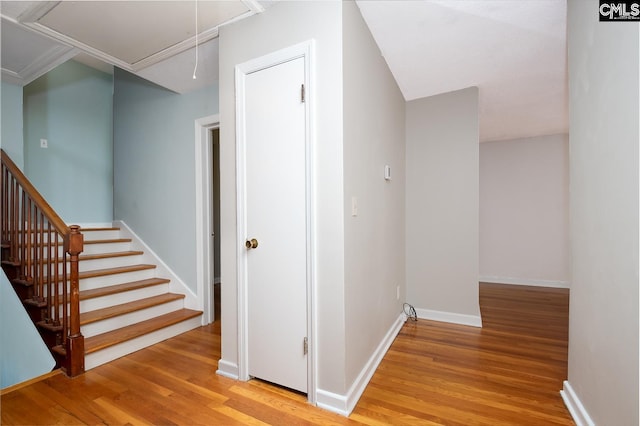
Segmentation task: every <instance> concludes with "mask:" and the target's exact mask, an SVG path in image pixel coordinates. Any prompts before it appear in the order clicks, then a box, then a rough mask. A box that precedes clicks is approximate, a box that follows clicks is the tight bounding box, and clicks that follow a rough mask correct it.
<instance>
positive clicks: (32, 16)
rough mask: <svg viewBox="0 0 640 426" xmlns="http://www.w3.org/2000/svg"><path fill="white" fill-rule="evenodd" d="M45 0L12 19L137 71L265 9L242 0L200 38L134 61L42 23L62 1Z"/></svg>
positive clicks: (50, 36) (76, 48) (214, 35)
mask: <svg viewBox="0 0 640 426" xmlns="http://www.w3.org/2000/svg"><path fill="white" fill-rule="evenodd" d="M43 3H44V4H40V5H36V6H34V7H32V8H30V9H29V10H27V11H26V12H25V13H23V14H22V15H20V17H18V20H15V19H11V21H12V22H15V23H16V24H18V25H20V26H22V27H26V28H30V29H31V30H32V31H36V32H38V33H40V34H43V35H45V36H47V37H49V38H51V39H53V40H55V41H58V42H61V43H64V44H66V45H68V46H72V47H74V48H75V49H73V50H74V55H75V54H77V53H78V50H81V51H83V52H85V53H88V54H89V55H91V56H93V57H95V58H97V59H100V60H102V61H103V62H106V63H108V64H111V65H116V66H118V67H120V68H122V69H124V70H126V71H129V72H133V73H137V72H140V71H142V70H143V69H145V68H148V67H150V66H152V65H155V64H157V63H159V62H162V61H164V60H165V59H169V58H171V57H173V56H175V55H178V54H179V53H182V52H184V51H186V50H189V49H193V48H194V47H193V46H194V45H195V41H196V39H197V40H198V44H202V43H205V42H207V41H209V40H212V39H214V38H217V37H218V35H219V34H218V33H219V28H220V27H221V26H223V25H228V24H231V23H233V22H236V21H240V20H242V19H244V18H248V17H250V16H253V15H255V14H257V13H261V12H263V11H264V8H263V7H262V6H261V5H260V4H259V3H258V2H257V1H253V0H244V1H243V2H242V3H243V4H244V5H245V6H246V7H247V8H248V9H249V10H247V11H246V12H244V13H242V14H240V15H238V16H236V17H233V18H231V19H229V20H227V21H225V22H223V23H221V24H220V25H218V26H215V27H212V28H208V29H206V30H204V31H202V32H200V33H198V35H197V38H196V36H195V35H194V36H192V37H190V38H188V39H185V40H182V41H180V42H178V43H176V44H173V45H171V46H169V47H167V48H165V49H162V50H160V51H159V52H156V53H154V54H152V55H150V56H148V57H146V58H142V59H140V60H138V61H135V62H131V63H130V62H127V61H124V60H122V59H119V58H116V57H115V56H112V55H110V54H108V53H106V52H103V51H102V50H99V49H96V48H95V47H92V46H89V45H88V44H85V43H83V42H81V41H80V40H78V39H75V38H73V37H71V36H68V35H66V34H63V33H61V32H58V31H56V30H54V29H53V28H51V27H48V26H46V25H43V24H41V23H39V22H38V20H39V19H40V18H42V17H43V16H45V15H46V14H47V13H49V11H51V10H52V9H53V8H55V7H56V6H57V5H58V4H59V3H60V2H59V1H50V2H43ZM3 18H4V16H3ZM67 59H68V58H67ZM65 60H66V59H65ZM62 62H64V61H62ZM62 62H60V63H62Z"/></svg>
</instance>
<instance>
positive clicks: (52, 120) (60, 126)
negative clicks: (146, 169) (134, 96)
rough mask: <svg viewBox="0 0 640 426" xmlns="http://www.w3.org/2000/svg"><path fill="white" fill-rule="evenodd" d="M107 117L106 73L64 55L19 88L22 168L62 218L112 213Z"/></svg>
mask: <svg viewBox="0 0 640 426" xmlns="http://www.w3.org/2000/svg"><path fill="white" fill-rule="evenodd" d="M112 122H113V78H112V76H111V75H109V74H105V73H103V72H100V71H97V70H95V69H93V68H90V67H87V66H85V65H82V64H79V63H77V62H75V61H68V62H66V63H64V64H62V65H60V66H59V67H57V68H56V69H54V70H53V71H51V72H49V73H47V74H45V75H44V76H42V77H40V78H38V79H37V80H35V81H34V82H32V83H31V84H29V85H27V86H25V88H24V128H25V133H24V135H25V138H24V154H25V174H26V175H27V177H28V178H29V179H30V180H31V182H32V183H33V184H34V185H35V187H36V188H37V189H38V191H40V193H41V194H42V195H43V196H44V197H45V199H46V200H47V201H48V202H49V204H51V206H52V207H53V208H54V209H55V210H56V211H57V212H58V214H59V215H60V216H61V217H62V219H63V220H65V221H66V222H67V223H104V222H111V220H112V219H113V133H112V131H113V130H112ZM43 138H44V139H47V140H48V143H49V148H47V149H44V148H41V147H40V139H43Z"/></svg>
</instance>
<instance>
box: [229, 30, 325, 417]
mask: <svg viewBox="0 0 640 426" xmlns="http://www.w3.org/2000/svg"><path fill="white" fill-rule="evenodd" d="M298 58H304V61H305V83H304V84H305V88H306V91H307V96H306V100H305V108H306V111H305V112H306V124H305V126H306V127H305V139H306V159H305V161H306V167H305V169H306V194H307V196H306V210H307V337H308V344H309V352H308V360H307V399H308V401H309V402H310V403H312V404H315V403H316V398H317V390H316V383H317V380H316V378H317V364H316V359H317V348H316V345H315V341H316V309H315V304H316V296H315V287H316V286H315V280H316V277H315V274H316V271H315V268H314V265H315V259H316V251H315V215H314V209H315V202H314V200H315V194H314V187H315V185H314V182H315V175H314V173H315V169H314V167H313V164H314V158H313V152H314V146H315V127H314V114H315V109H314V100H315V96H314V95H315V91H314V86H315V84H314V83H315V75H314V74H315V73H314V67H315V62H314V58H315V43H314V41H313V40H308V41H306V42H302V43H299V44H296V45H294V46H290V47H287V48H284V49H281V50H278V51H276V52H272V53H269V54H267V55H264V56H261V57H259V58H255V59H253V60H250V61H247V62H244V63H242V64H238V65H236V67H235V95H236V96H235V98H236V206H237V211H236V226H237V228H236V241H237V244H236V247H237V249H236V272H237V279H238V281H237V283H238V376H239V378H240V380H248V379H249V374H248V351H247V338H248V324H247V315H248V312H247V311H248V307H247V288H246V287H247V282H246V256H245V249H244V244H243V241H244V238H245V229H246V211H245V205H246V199H245V163H244V161H245V137H246V136H245V134H246V132H245V120H244V98H245V95H244V93H245V86H244V80H245V77H246V75H248V74H250V73H253V72H257V71H260V70H263V69H265V68H269V67H273V66H276V65H279V64H282V63H284V62H288V61H291V60H294V59H298Z"/></svg>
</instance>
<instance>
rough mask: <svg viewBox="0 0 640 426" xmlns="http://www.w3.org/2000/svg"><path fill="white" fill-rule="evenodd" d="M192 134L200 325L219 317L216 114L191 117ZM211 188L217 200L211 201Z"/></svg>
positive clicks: (217, 136)
mask: <svg viewBox="0 0 640 426" xmlns="http://www.w3.org/2000/svg"><path fill="white" fill-rule="evenodd" d="M195 136H196V137H195V156H196V161H195V179H196V182H195V183H196V283H197V290H198V294H197V296H198V300H199V303H200V305H201V307H202V311H203V312H204V315H202V325H206V324H210V323H212V322H213V321H214V320H215V319H216V317H217V318H220V307H219V305H218V306H217V309H216V305H217V304H218V303H219V301H220V299H221V298H220V295H219V294H218V295H217V297H216V291H215V288H214V284H215V281H216V277H218V278H219V277H220V276H221V269H220V263H219V259H220V249H219V247H220V245H219V244H217V245H216V244H215V243H214V241H216V240H217V241H218V242H219V241H220V227H219V223H220V201H219V200H220V160H219V157H220V156H219V152H220V151H219V148H220V116H219V115H217V114H216V115H211V116H208V117H203V118H199V119H197V120H195ZM214 139H215V141H216V143H215V144H214ZM214 145H215V146H216V147H217V148H216V149H217V151H216V150H215V149H214ZM214 164H215V165H216V167H215V171H217V175H215V171H214ZM214 175H215V177H214ZM214 183H215V185H214ZM216 187H217V189H215V188H216ZM214 190H215V191H217V192H216V194H217V200H218V201H217V202H215V203H214V199H215V198H216V196H214ZM214 207H215V208H217V210H215V208H214ZM216 223H217V224H218V225H217V226H218V228H216V225H215V224H216ZM216 247H217V248H216ZM215 259H218V264H217V266H216V263H215ZM218 281H219V279H218ZM220 285H221V284H220Z"/></svg>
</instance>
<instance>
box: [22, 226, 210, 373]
mask: <svg viewBox="0 0 640 426" xmlns="http://www.w3.org/2000/svg"><path fill="white" fill-rule="evenodd" d="M81 232H82V234H83V236H84V251H83V253H82V254H81V255H80V256H79V262H78V264H79V282H80V287H79V288H80V292H79V298H80V331H81V333H82V335H83V336H84V353H85V361H84V362H85V370H89V369H91V368H94V367H96V366H98V365H101V364H104V363H106V362H109V361H111V360H113V359H116V358H119V357H121V356H124V355H126V354H129V353H132V352H135V351H137V350H140V349H142V348H144V347H147V346H150V345H152V344H154V343H158V342H160V341H162V340H165V339H168V338H170V337H173V336H176V335H178V334H180V333H184V332H185V331H188V330H191V329H193V328H196V327H199V326H200V325H201V315H202V312H201V311H195V310H191V309H186V308H185V307H184V298H185V296H184V295H183V294H176V293H171V292H169V284H170V280H169V279H167V278H163V277H158V276H157V273H156V269H157V268H156V265H153V264H148V263H143V261H144V253H143V252H142V251H138V250H131V247H130V246H131V239H130V238H122V236H121V231H120V229H119V228H87V229H81ZM11 281H12V283H13V286H14V288H15V289H16V293H17V294H18V295H19V296H20V297H21V299H23V301H24V300H28V299H29V294H30V291H29V288H28V285H26V284H25V283H24V282H21V281H20V280H11ZM27 309H28V311H30V315H31V317H32V319H34V322H35V323H36V325H37V326H38V328H39V331H40V333H41V334H42V335H43V338H44V340H45V343H47V344H48V345H49V346H50V347H51V348H52V352H53V353H54V356H55V357H56V360H57V361H58V362H59V363H60V364H63V362H62V359H63V358H64V356H65V353H64V350H63V349H62V348H60V347H58V346H56V345H55V342H57V341H59V340H60V339H59V337H58V336H56V335H55V334H56V332H57V331H56V330H50V327H47V325H46V324H44V323H43V322H42V321H41V320H40V319H39V318H38V312H37V309H35V310H34V309H33V307H30V306H29V305H28V303H27Z"/></svg>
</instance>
